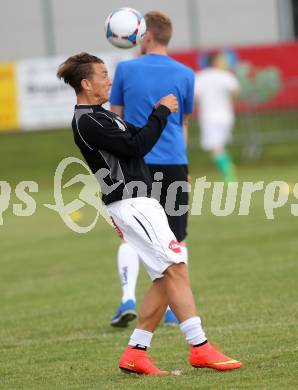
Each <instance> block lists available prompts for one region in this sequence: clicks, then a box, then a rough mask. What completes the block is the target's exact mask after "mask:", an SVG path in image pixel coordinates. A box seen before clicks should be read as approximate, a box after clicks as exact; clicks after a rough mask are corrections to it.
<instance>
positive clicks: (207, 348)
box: [189, 342, 242, 371]
mask: <svg viewBox="0 0 298 390" xmlns="http://www.w3.org/2000/svg"><path fill="white" fill-rule="evenodd" d="M189 362H190V364H191V365H192V366H193V367H199V368H203V367H207V368H213V369H214V370H218V371H228V370H235V369H236V368H241V367H242V363H241V362H239V361H238V360H234V359H231V358H230V357H229V356H226V355H224V354H223V353H221V352H218V351H217V350H216V349H215V348H214V347H213V346H212V345H211V344H210V343H208V342H207V343H206V344H204V345H202V346H200V347H193V346H191V347H190V354H189Z"/></svg>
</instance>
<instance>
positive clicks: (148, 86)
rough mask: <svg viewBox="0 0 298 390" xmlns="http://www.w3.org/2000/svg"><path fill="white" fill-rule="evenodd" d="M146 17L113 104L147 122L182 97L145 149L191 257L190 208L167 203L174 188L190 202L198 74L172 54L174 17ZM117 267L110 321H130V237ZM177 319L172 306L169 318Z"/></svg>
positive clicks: (134, 271)
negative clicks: (190, 131)
mask: <svg viewBox="0 0 298 390" xmlns="http://www.w3.org/2000/svg"><path fill="white" fill-rule="evenodd" d="M144 17H145V20H146V25H147V31H146V34H145V36H144V38H143V40H142V44H141V52H142V56H141V57H139V58H137V59H133V60H129V61H123V62H120V63H119V64H118V66H117V68H116V72H115V76H114V80H113V85H112V91H111V96H110V103H111V110H112V111H114V112H115V113H117V114H118V115H120V116H122V117H123V118H124V119H125V120H126V121H127V122H130V123H132V124H134V125H135V126H143V125H144V124H145V123H146V121H147V118H148V115H149V114H150V112H151V110H152V105H154V103H155V102H156V101H157V100H158V99H160V98H161V97H162V96H164V95H167V94H169V93H172V94H174V95H175V96H176V97H177V99H178V103H179V111H178V112H177V113H174V114H172V115H171V116H170V117H169V120H168V124H167V126H166V128H165V130H164V131H163V133H162V135H161V137H160V139H159V140H158V142H157V144H156V145H155V146H154V147H153V149H152V150H151V152H149V153H148V154H147V155H146V157H145V162H146V164H147V165H148V167H149V169H150V172H151V176H152V179H153V181H155V182H157V181H161V183H162V189H161V193H160V194H152V196H153V197H157V198H159V199H158V200H159V201H160V203H161V204H162V206H163V207H164V208H165V211H166V213H167V217H168V221H169V225H170V228H171V229H172V231H173V232H174V234H175V236H176V239H177V241H178V242H179V244H180V246H181V247H182V251H183V255H184V258H185V259H186V260H187V257H188V256H187V247H186V242H185V239H186V235H187V213H183V214H182V215H176V214H179V212H178V213H177V212H174V213H173V210H172V212H171V211H169V207H168V205H170V204H171V199H170V196H171V195H172V196H173V194H174V195H176V199H174V210H175V211H177V210H179V209H180V208H181V207H182V206H183V205H188V192H187V182H188V160H187V147H186V142H187V128H188V121H189V116H190V114H191V113H192V111H193V108H194V80H195V75H194V72H193V71H192V70H191V69H190V68H188V67H187V66H185V65H183V64H181V63H179V62H177V61H175V60H173V59H172V58H170V57H169V56H168V55H167V46H168V43H169V41H170V39H171V35H172V23H171V20H170V19H169V18H168V17H167V16H166V15H164V14H162V13H160V12H156V11H153V12H149V13H147V14H146V15H145V16H144ZM174 182H183V183H184V186H182V187H178V189H177V191H175V188H173V186H172V187H171V189H170V190H169V192H168V188H169V186H170V185H171V184H172V183H174ZM174 187H175V185H174ZM157 192H158V191H157ZM167 195H168V197H167ZM167 200H168V204H167ZM184 207H185V206H184ZM173 214H175V215H173ZM180 214H181V213H180ZM118 270H119V276H120V281H121V286H122V293H123V294H122V301H121V304H120V306H119V308H118V310H117V312H116V314H115V315H114V317H113V318H112V322H111V325H113V326H126V325H127V324H128V322H129V321H131V320H133V319H134V318H135V317H136V310H135V307H136V298H135V287H136V282H137V277H138V272H139V258H138V255H137V253H136V251H135V250H134V249H133V248H132V247H131V246H130V244H129V243H127V242H122V244H121V245H120V247H119V251H118ZM177 322H178V321H177V319H176V317H175V316H174V314H173V312H172V311H171V310H170V308H168V309H167V311H166V313H165V324H175V323H177Z"/></svg>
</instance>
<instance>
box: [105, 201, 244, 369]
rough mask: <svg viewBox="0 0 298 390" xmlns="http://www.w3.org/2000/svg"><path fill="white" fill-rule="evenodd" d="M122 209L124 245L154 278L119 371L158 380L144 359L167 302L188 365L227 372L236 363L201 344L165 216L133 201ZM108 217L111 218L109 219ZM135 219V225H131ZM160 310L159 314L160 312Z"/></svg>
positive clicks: (146, 203) (147, 204)
mask: <svg viewBox="0 0 298 390" xmlns="http://www.w3.org/2000/svg"><path fill="white" fill-rule="evenodd" d="M128 205H129V203H127V204H125V205H124V206H125V207H123V213H122V215H120V214H121V213H117V210H116V213H115V212H114V211H115V210H111V211H113V213H114V215H115V217H118V215H120V218H119V219H118V221H119V226H120V228H122V229H123V232H124V235H125V237H126V238H127V240H128V241H131V243H132V245H133V246H135V248H136V249H137V250H138V251H139V253H140V256H141V258H142V261H143V262H144V265H145V268H146V269H147V271H148V273H149V275H150V276H151V278H152V279H153V280H155V279H157V280H156V281H155V282H154V283H153V286H152V287H151V289H150V291H149V293H148V294H146V296H145V297H144V301H143V303H142V305H141V312H140V319H139V321H138V325H137V328H136V329H135V330H134V332H133V334H132V335H131V338H130V342H129V344H130V345H129V346H128V347H127V349H126V350H125V352H124V354H123V355H122V357H121V359H120V363H119V365H120V368H123V369H125V370H128V371H132V372H138V373H145V374H156V375H164V372H162V371H160V370H159V369H158V368H156V367H155V366H154V365H153V364H152V362H150V359H149V358H148V356H147V354H146V349H147V347H149V346H150V343H151V339H152V336H153V331H154V329H155V328H156V326H157V324H158V320H159V318H160V316H161V313H162V310H164V307H165V305H166V304H167V303H169V304H170V305H171V307H173V309H174V311H175V314H176V315H177V317H178V318H179V320H180V328H181V330H182V332H183V333H184V334H185V337H186V339H187V340H188V342H189V343H190V344H191V353H190V362H191V364H192V365H193V366H195V367H209V368H213V369H216V370H231V369H235V368H239V367H241V363H240V362H237V361H235V360H232V359H230V358H229V357H227V356H225V355H223V354H220V353H219V352H217V351H216V350H215V349H214V348H213V347H212V346H211V345H210V344H209V343H208V342H207V340H206V337H205V334H204V331H203V329H202V327H201V320H200V318H199V317H198V316H197V315H196V308H195V303H194V299H193V296H192V291H191V288H190V283H189V277H188V268H187V266H186V264H183V263H184V259H183V257H182V256H181V251H179V247H177V246H173V245H172V243H174V242H175V240H174V236H173V233H172V232H171V230H170V229H169V226H168V224H167V219H166V216H165V214H164V212H163V210H162V208H161V206H159V205H158V204H157V202H155V201H153V200H152V199H144V200H143V199H140V198H138V199H137V200H133V201H132V204H131V207H130V208H129V207H127V206H128ZM113 213H112V215H113ZM136 217H137V218H139V221H138V222H136V220H137V219H136ZM161 308H162V309H161Z"/></svg>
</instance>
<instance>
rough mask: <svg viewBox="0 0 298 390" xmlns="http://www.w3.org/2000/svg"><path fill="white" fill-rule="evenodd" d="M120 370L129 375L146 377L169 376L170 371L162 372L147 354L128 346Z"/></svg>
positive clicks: (121, 359)
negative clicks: (143, 375)
mask: <svg viewBox="0 0 298 390" xmlns="http://www.w3.org/2000/svg"><path fill="white" fill-rule="evenodd" d="M119 368H121V370H123V371H126V372H128V373H135V374H145V375H169V372H168V371H161V370H160V369H159V368H157V367H155V366H154V364H153V363H152V362H151V360H150V359H149V357H148V355H147V352H146V351H145V350H142V349H136V348H133V347H132V346H130V345H129V346H128V347H127V348H126V349H125V351H124V353H123V355H122V356H121V358H120V360H119Z"/></svg>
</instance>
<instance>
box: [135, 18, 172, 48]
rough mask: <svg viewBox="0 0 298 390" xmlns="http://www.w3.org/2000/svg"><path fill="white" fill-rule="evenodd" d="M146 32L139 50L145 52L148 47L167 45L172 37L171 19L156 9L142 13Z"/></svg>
mask: <svg viewBox="0 0 298 390" xmlns="http://www.w3.org/2000/svg"><path fill="white" fill-rule="evenodd" d="M144 18H145V21H146V34H145V36H144V38H143V40H142V44H141V51H142V53H146V52H147V49H148V47H150V48H151V47H152V46H162V47H167V46H168V44H169V42H170V39H171V37H172V31H173V26H172V22H171V19H170V18H169V17H168V16H167V15H165V14H163V13H161V12H158V11H151V12H148V13H146V14H145V15H144Z"/></svg>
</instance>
